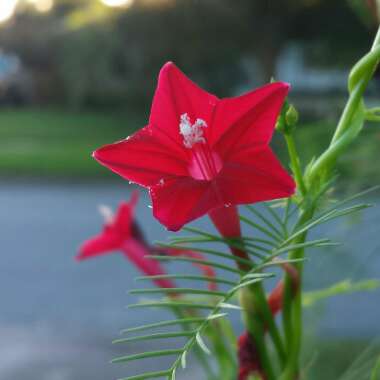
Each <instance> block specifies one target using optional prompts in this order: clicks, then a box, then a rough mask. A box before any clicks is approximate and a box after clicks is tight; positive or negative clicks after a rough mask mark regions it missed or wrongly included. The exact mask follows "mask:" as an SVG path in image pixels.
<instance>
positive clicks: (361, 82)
mask: <svg viewBox="0 0 380 380" xmlns="http://www.w3.org/2000/svg"><path fill="white" fill-rule="evenodd" d="M379 45H380V26H379V29H378V31H377V34H376V36H375V39H374V42H373V45H372V48H371V51H370V53H368V54H367V55H366V56H364V57H363V59H361V60H360V61H359V62H358V63H357V64H356V65H355V66H354V68H353V70H352V71H351V73H350V77H349V81H348V87H349V92H350V96H349V99H348V101H347V104H346V106H345V108H344V110H343V113H342V116H341V118H340V120H339V123H338V125H337V128H336V130H335V133H334V136H333V138H332V140H331V143H330V145H329V147H328V148H327V150H326V151H325V152H324V153H323V154H322V155H321V156H320V157H319V159H318V160H317V161H316V162H315V163H314V165H313V166H312V168H311V170H310V172H309V174H308V176H307V180H308V184H309V188H310V189H312V188H313V187H316V188H317V189H313V192H311V191H310V192H309V191H308V189H307V188H303V189H302V188H301V186H304V185H302V183H303V182H302V181H303V178H302V181H301V180H299V179H298V177H299V176H302V173H301V172H300V168H299V166H297V162H298V156H297V155H296V151H295V147H294V141H293V140H291V139H289V137H288V136H286V135H285V137H286V138H287V145H288V150H289V155H290V158H291V162H292V166H293V171H294V173H295V176H296V180H297V183H298V184H299V186H300V192H301V193H302V195H303V198H304V200H306V202H305V204H306V206H303V208H302V211H301V215H300V218H299V223H300V224H302V223H305V222H307V221H309V220H310V219H311V218H312V217H313V215H314V212H315V208H316V205H315V202H316V200H315V199H314V197H313V194H317V193H318V188H319V186H320V185H322V182H323V180H325V179H326V176H327V175H328V174H329V171H330V170H331V167H332V165H333V164H334V163H335V160H336V159H337V158H338V156H339V154H341V153H342V152H343V151H344V149H346V147H347V146H348V145H349V144H350V143H351V142H352V141H353V140H354V139H355V138H356V136H357V135H358V134H359V132H360V130H361V127H362V123H363V121H364V118H365V108H364V103H363V95H364V91H365V89H366V87H367V85H368V83H369V81H370V80H371V78H372V75H373V73H374V71H375V69H376V66H377V64H378V61H379V57H380V46H379ZM361 111H363V112H362V113H363V115H362V114H361ZM355 117H359V118H362V119H359V121H358V122H354V121H355ZM289 142H290V144H289ZM293 162H294V163H295V164H293ZM318 177H319V179H320V181H319V182H317V183H316V182H315V180H316V179H317V178H318ZM306 235H307V234H306V233H305V234H303V235H301V236H299V237H298V238H297V239H296V240H297V241H296V243H301V242H304V241H305V239H306V237H307V236H306ZM303 257H304V249H298V250H295V251H292V252H290V253H289V258H290V259H298V258H303ZM296 268H297V270H298V272H299V281H300V287H299V291H298V292H297V294H296V295H295V296H293V294H292V287H291V278H290V277H289V275H287V274H286V275H285V292H284V300H283V305H284V306H283V325H284V331H285V339H286V343H287V346H288V347H289V351H288V353H287V354H288V356H287V364H286V368H285V370H284V372H283V373H282V375H281V377H280V380H295V379H297V378H298V376H299V357H300V353H301V343H302V291H301V289H302V271H303V264H302V262H299V263H298V264H296Z"/></svg>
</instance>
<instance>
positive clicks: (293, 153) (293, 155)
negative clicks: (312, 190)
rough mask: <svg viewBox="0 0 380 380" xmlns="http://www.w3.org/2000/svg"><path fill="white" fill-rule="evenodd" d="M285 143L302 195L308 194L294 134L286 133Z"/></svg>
mask: <svg viewBox="0 0 380 380" xmlns="http://www.w3.org/2000/svg"><path fill="white" fill-rule="evenodd" d="M285 141H286V144H287V147H288V152H289V157H290V162H291V164H292V170H293V173H294V176H295V179H296V182H297V187H298V188H299V190H300V192H301V194H302V195H305V194H306V191H307V189H306V186H305V182H304V180H303V175H302V169H301V165H300V160H299V155H298V153H297V149H296V144H295V142H294V137H293V133H292V132H290V133H285Z"/></svg>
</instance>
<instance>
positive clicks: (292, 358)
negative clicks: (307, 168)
mask: <svg viewBox="0 0 380 380" xmlns="http://www.w3.org/2000/svg"><path fill="white" fill-rule="evenodd" d="M314 211H315V207H314V206H313V205H311V206H309V208H307V209H306V210H305V211H304V212H303V213H302V215H301V217H300V219H299V222H298V223H297V226H298V225H302V224H304V223H306V222H307V221H309V220H310V219H312V217H313V215H314ZM297 226H296V227H295V228H297ZM306 237H307V233H306V232H305V233H304V234H302V235H300V236H299V237H298V238H297V239H296V241H295V242H294V243H295V244H299V243H303V242H305V241H306ZM303 257H304V249H297V250H294V251H292V252H290V253H289V259H301V258H303ZM295 267H296V269H297V270H298V276H299V286H298V289H297V292H296V293H295V294H294V287H293V283H292V281H293V280H292V278H291V277H290V276H289V275H288V274H285V291H284V300H283V326H284V332H285V339H286V344H287V347H288V360H287V364H286V368H285V371H284V372H283V374H282V376H281V380H295V379H296V378H297V376H298V373H299V357H300V352H301V344H302V272H303V263H302V262H299V263H297V264H295Z"/></svg>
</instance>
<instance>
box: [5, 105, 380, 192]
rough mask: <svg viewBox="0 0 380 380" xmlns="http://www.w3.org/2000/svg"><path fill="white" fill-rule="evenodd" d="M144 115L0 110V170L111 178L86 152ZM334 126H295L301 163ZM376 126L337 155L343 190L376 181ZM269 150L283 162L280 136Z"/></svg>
mask: <svg viewBox="0 0 380 380" xmlns="http://www.w3.org/2000/svg"><path fill="white" fill-rule="evenodd" d="M146 118H147V117H144V116H142V115H141V114H138V113H131V112H116V113H115V112H114V113H112V112H106V113H104V112H103V113H101V112H94V111H86V112H73V111H71V112H68V111H64V110H59V109H52V108H47V109H2V110H0V175H1V176H13V177H20V176H31V177H47V178H51V177H55V178H59V177H66V178H67V177H75V178H84V179H86V178H87V179H88V178H96V177H104V176H108V177H109V178H114V175H113V174H111V173H110V172H109V171H108V170H106V169H105V168H103V167H101V166H100V165H99V164H97V163H96V162H95V161H94V160H93V159H92V157H91V153H92V151H93V150H94V149H96V148H98V147H100V146H102V145H104V144H107V143H111V142H114V141H117V140H120V139H122V138H124V137H126V136H127V135H129V134H130V133H131V132H133V131H134V130H136V129H138V128H141V127H142V126H143V125H144V123H145V121H146ZM333 131H334V125H333V124H332V123H328V122H315V123H308V124H303V125H300V126H299V127H297V132H296V142H297V145H298V147H299V152H300V155H301V157H302V162H304V163H306V162H309V161H310V160H311V158H312V157H313V156H316V155H318V154H319V153H320V152H322V150H323V149H324V148H325V147H326V146H327V144H328V142H329V140H330V138H331V135H332V133H333ZM379 143H380V131H379V129H378V128H377V125H375V124H368V125H367V126H366V127H365V128H364V131H363V133H362V135H361V136H360V138H359V139H358V140H357V141H356V142H355V143H354V144H353V145H352V147H351V149H350V150H349V151H348V152H347V153H346V154H345V156H344V157H343V158H342V159H341V161H340V164H339V173H341V180H340V183H341V184H342V186H344V188H345V189H346V190H347V191H355V190H357V188H359V187H366V186H371V185H373V184H374V183H380V172H379V170H378V165H374V162H377V156H378V146H379ZM274 149H275V150H276V153H277V154H279V156H280V157H281V159H282V160H283V162H284V163H286V162H287V161H288V157H287V153H286V151H285V147H284V142H283V139H282V137H281V136H280V135H279V134H277V136H276V138H275V141H274Z"/></svg>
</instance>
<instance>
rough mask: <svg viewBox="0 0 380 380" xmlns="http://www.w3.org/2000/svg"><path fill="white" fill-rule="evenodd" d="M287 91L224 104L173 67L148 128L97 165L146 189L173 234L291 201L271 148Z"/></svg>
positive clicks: (271, 88) (259, 92) (165, 74)
mask: <svg viewBox="0 0 380 380" xmlns="http://www.w3.org/2000/svg"><path fill="white" fill-rule="evenodd" d="M288 90H289V86H288V85H287V84H285V83H281V82H277V83H273V84H269V85H266V86H264V87H261V88H259V89H256V90H254V91H251V92H249V93H247V94H245V95H243V96H239V97H235V98H226V99H218V98H217V97H215V96H214V95H211V94H209V93H207V92H206V91H204V90H202V89H201V88H199V87H198V86H197V85H196V84H194V83H193V82H192V81H190V80H189V79H188V78H187V77H186V76H185V75H184V74H183V73H182V72H181V71H180V70H179V69H178V68H177V67H176V66H175V65H174V64H173V63H167V64H165V66H164V67H163V68H162V70H161V72H160V75H159V80H158V86H157V90H156V93H155V96H154V100H153V106H152V110H151V115H150V119H149V124H148V125H147V126H146V127H145V128H143V129H141V130H140V131H138V132H136V133H135V134H133V135H132V136H130V137H128V138H127V139H125V140H122V141H120V142H117V143H115V144H111V145H106V146H104V147H102V148H100V149H98V150H97V151H95V152H94V157H95V158H96V160H98V161H99V162H100V163H101V164H103V165H105V166H106V167H108V168H110V169H111V170H113V171H114V172H116V173H118V174H119V175H121V176H122V177H124V178H126V179H128V180H130V181H133V182H136V183H137V184H139V185H141V186H144V187H146V188H148V189H149V192H150V195H151V198H152V204H153V214H154V216H155V217H156V218H157V219H158V220H159V221H160V222H161V223H162V224H164V225H165V226H166V227H167V228H168V229H170V230H173V231H176V230H179V229H180V228H181V227H182V226H183V225H184V224H186V223H188V222H190V221H192V220H194V219H196V218H198V217H200V216H202V215H204V214H207V213H208V212H210V211H211V210H214V209H217V208H221V207H223V206H225V205H237V204H245V203H254V202H259V201H267V200H271V199H276V198H282V197H288V196H290V195H292V194H293V192H294V190H295V184H294V181H293V179H292V178H291V177H290V176H289V174H288V173H287V172H286V171H285V170H284V168H283V167H282V166H281V164H280V163H279V161H278V160H277V159H276V157H275V156H274V154H273V153H272V151H271V149H270V147H269V142H270V140H271V138H272V134H273V130H274V126H275V122H276V119H277V117H278V114H279V112H280V109H281V106H282V104H283V101H284V99H285V97H286V95H287V93H288Z"/></svg>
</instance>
